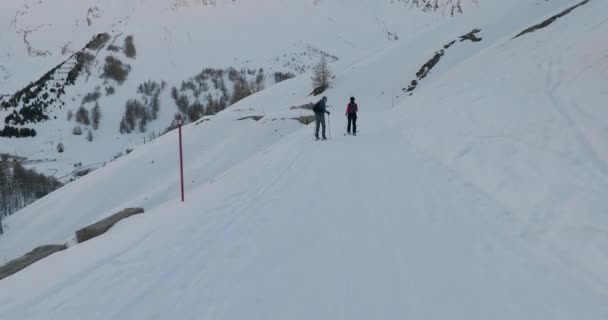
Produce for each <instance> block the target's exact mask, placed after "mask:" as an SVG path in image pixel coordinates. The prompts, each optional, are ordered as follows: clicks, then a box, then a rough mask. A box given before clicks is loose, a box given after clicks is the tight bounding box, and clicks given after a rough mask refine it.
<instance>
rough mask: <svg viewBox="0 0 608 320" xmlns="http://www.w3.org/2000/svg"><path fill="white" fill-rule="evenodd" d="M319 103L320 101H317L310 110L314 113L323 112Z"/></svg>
mask: <svg viewBox="0 0 608 320" xmlns="http://www.w3.org/2000/svg"><path fill="white" fill-rule="evenodd" d="M319 103H320V101H319V102H317V103H315V105H314V106H313V107H312V112H314V113H321V112H323V111H322V110H321V106H320V105H319Z"/></svg>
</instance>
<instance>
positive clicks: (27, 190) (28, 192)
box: [0, 159, 62, 234]
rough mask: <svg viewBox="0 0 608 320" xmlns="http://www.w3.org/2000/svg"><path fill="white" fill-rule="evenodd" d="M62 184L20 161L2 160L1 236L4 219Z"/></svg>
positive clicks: (0, 170) (0, 161)
mask: <svg viewBox="0 0 608 320" xmlns="http://www.w3.org/2000/svg"><path fill="white" fill-rule="evenodd" d="M61 186H62V184H61V183H60V182H59V181H58V180H57V179H55V178H53V177H47V176H45V175H43V174H41V173H38V172H36V170H33V169H27V168H25V167H23V165H22V164H21V163H20V162H18V161H8V160H5V159H4V160H0V234H2V226H1V225H2V222H1V220H2V218H3V217H6V216H9V215H11V214H13V213H15V212H17V211H19V210H20V209H22V208H24V207H25V206H27V205H29V204H31V203H32V202H34V201H36V200H38V199H40V198H42V197H44V196H45V195H47V194H49V193H51V192H52V191H54V190H56V189H57V188H59V187H61Z"/></svg>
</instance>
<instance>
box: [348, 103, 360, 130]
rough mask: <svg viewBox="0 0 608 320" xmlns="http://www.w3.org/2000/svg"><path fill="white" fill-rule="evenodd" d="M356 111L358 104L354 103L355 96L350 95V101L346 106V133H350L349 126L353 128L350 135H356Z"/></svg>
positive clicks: (357, 110)
mask: <svg viewBox="0 0 608 320" xmlns="http://www.w3.org/2000/svg"><path fill="white" fill-rule="evenodd" d="M357 112H359V106H358V105H357V104H356V103H355V97H350V103H349V104H348V105H347V106H346V117H347V118H348V126H347V127H346V133H348V134H351V131H350V128H351V127H352V128H353V131H352V135H354V136H356V135H357Z"/></svg>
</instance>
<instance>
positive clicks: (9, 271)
mask: <svg viewBox="0 0 608 320" xmlns="http://www.w3.org/2000/svg"><path fill="white" fill-rule="evenodd" d="M65 249H67V246H66V245H47V246H41V247H38V248H36V249H34V250H32V251H31V252H29V253H27V254H25V255H24V256H22V257H20V258H17V259H15V260H13V261H11V262H9V263H7V264H5V265H3V266H2V267H0V280H2V279H4V278H6V277H8V276H11V275H13V274H15V273H17V272H19V271H21V270H23V269H25V268H27V267H29V266H30V265H32V264H34V263H36V262H38V261H40V260H42V259H44V258H46V257H48V256H50V255H52V254H53V253H55V252H58V251H62V250H65Z"/></svg>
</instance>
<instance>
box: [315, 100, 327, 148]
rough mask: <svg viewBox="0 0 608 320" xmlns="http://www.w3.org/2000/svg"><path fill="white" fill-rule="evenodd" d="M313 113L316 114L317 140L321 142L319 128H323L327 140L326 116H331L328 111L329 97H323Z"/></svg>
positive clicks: (324, 137) (324, 138)
mask: <svg viewBox="0 0 608 320" xmlns="http://www.w3.org/2000/svg"><path fill="white" fill-rule="evenodd" d="M312 111H313V112H314V113H315V138H316V139H317V140H319V127H323V132H322V133H323V140H327V137H326V136H325V114H326V113H327V114H328V115H329V111H327V97H323V98H322V99H321V100H319V102H317V103H316V104H315V105H314V107H313V108H312Z"/></svg>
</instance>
